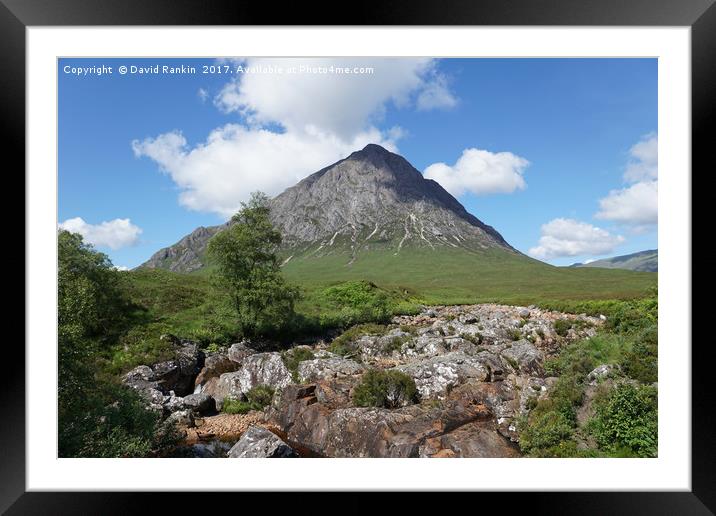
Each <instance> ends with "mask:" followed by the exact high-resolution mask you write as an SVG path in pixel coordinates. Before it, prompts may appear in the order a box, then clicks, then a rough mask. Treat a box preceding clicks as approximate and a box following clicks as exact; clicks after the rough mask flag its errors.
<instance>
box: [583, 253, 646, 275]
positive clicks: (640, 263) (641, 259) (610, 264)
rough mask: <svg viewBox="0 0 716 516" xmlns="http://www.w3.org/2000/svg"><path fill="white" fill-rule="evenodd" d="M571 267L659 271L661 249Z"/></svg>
mask: <svg viewBox="0 0 716 516" xmlns="http://www.w3.org/2000/svg"><path fill="white" fill-rule="evenodd" d="M570 267H578V268H581V267H594V268H596V267H599V268H604V269H624V270H629V271H639V272H658V270H659V251H658V249H647V250H645V251H638V252H636V253H630V254H623V255H619V256H612V257H611V258H602V259H601V260H595V261H593V262H589V263H573V264H572V265H570Z"/></svg>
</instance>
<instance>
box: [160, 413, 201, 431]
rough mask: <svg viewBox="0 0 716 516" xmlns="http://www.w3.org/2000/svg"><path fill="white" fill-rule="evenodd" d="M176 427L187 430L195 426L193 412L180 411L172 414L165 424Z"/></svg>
mask: <svg viewBox="0 0 716 516" xmlns="http://www.w3.org/2000/svg"><path fill="white" fill-rule="evenodd" d="M164 423H165V424H166V425H174V426H175V427H176V428H177V429H186V428H191V427H193V426H194V414H193V413H192V411H191V410H178V411H176V412H174V413H172V414H171V415H170V416H169V417H168V418H167V419H166V421H165V422H164Z"/></svg>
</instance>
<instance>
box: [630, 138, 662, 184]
mask: <svg viewBox="0 0 716 516" xmlns="http://www.w3.org/2000/svg"><path fill="white" fill-rule="evenodd" d="M629 157H630V158H629V163H628V164H627V168H626V171H625V172H624V180H625V181H627V182H629V183H636V182H639V181H650V180H653V179H656V178H657V176H658V172H659V142H658V138H657V136H656V133H650V134H647V135H646V136H644V137H642V139H641V140H640V141H639V142H638V143H635V144H634V145H633V146H632V147H631V149H629Z"/></svg>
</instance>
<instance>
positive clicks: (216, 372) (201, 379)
mask: <svg viewBox="0 0 716 516" xmlns="http://www.w3.org/2000/svg"><path fill="white" fill-rule="evenodd" d="M238 368H239V364H238V363H237V362H236V361H234V360H231V359H230V358H229V357H228V355H224V354H222V353H216V354H214V355H210V356H208V357H206V359H205V360H204V367H203V368H202V369H201V371H200V372H199V375H198V376H197V377H196V380H194V385H195V386H197V385H203V384H205V383H206V382H208V381H209V380H211V379H212V378H218V377H219V376H221V375H222V374H224V373H231V372H233V371H236V370H237V369H238Z"/></svg>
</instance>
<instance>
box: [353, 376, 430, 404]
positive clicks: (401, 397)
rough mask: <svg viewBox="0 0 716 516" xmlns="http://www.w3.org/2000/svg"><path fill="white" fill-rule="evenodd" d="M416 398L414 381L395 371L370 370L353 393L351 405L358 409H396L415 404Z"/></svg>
mask: <svg viewBox="0 0 716 516" xmlns="http://www.w3.org/2000/svg"><path fill="white" fill-rule="evenodd" d="M417 397H418V391H417V388H416V387H415V381H414V380H413V379H412V378H411V377H410V376H408V375H407V374H405V373H401V372H400V371H395V370H387V371H382V370H377V369H372V370H370V371H368V372H366V373H365V374H364V375H363V377H362V378H361V381H360V384H358V386H357V387H356V388H355V390H354V391H353V403H354V404H355V405H356V406H359V407H385V408H397V407H402V406H404V405H407V404H410V403H414V402H416V401H417Z"/></svg>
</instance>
